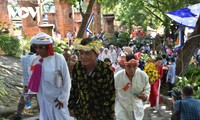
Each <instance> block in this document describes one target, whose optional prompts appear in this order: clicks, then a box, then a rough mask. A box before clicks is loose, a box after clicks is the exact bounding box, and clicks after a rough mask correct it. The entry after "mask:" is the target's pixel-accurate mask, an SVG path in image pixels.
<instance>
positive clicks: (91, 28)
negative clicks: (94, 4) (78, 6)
mask: <svg viewBox="0 0 200 120" xmlns="http://www.w3.org/2000/svg"><path fill="white" fill-rule="evenodd" d="M86 31H87V32H88V33H89V34H90V35H92V34H93V33H94V32H93V31H94V13H92V15H91V17H90V20H89V22H88V24H87V26H86Z"/></svg>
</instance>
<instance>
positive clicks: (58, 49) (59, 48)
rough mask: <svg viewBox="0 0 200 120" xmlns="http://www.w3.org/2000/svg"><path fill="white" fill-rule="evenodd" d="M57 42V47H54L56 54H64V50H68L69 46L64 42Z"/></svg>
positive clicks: (56, 40) (57, 40)
mask: <svg viewBox="0 0 200 120" xmlns="http://www.w3.org/2000/svg"><path fill="white" fill-rule="evenodd" d="M55 42H56V45H54V46H53V49H54V52H58V53H60V54H62V53H63V51H64V49H66V48H68V46H67V44H66V43H65V42H64V41H62V40H59V39H55Z"/></svg>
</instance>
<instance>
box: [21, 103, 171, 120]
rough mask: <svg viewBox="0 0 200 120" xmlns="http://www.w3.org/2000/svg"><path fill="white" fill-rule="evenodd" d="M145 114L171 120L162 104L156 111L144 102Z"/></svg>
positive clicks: (147, 119)
mask: <svg viewBox="0 0 200 120" xmlns="http://www.w3.org/2000/svg"><path fill="white" fill-rule="evenodd" d="M144 108H145V115H144V119H143V120H171V118H170V117H171V114H172V112H171V110H168V109H167V107H166V106H165V105H163V104H161V106H160V110H158V111H156V110H154V109H153V108H151V107H150V104H148V103H145V105H144ZM37 119H38V116H36V117H31V118H26V119H24V120H37Z"/></svg>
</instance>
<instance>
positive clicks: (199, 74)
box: [185, 65, 200, 82]
mask: <svg viewBox="0 0 200 120" xmlns="http://www.w3.org/2000/svg"><path fill="white" fill-rule="evenodd" d="M185 77H187V78H188V79H190V80H192V82H194V81H195V82H200V67H196V66H193V65H190V66H189V67H188V69H187V70H186V73H185Z"/></svg>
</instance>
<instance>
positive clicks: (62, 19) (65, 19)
mask: <svg viewBox="0 0 200 120" xmlns="http://www.w3.org/2000/svg"><path fill="white" fill-rule="evenodd" d="M55 8H56V27H57V31H58V32H59V33H60V34H61V39H64V37H65V36H66V34H67V33H68V32H71V33H72V32H74V28H73V17H72V4H71V3H63V2H60V0H55Z"/></svg>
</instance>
